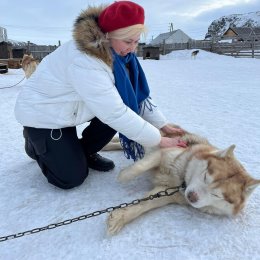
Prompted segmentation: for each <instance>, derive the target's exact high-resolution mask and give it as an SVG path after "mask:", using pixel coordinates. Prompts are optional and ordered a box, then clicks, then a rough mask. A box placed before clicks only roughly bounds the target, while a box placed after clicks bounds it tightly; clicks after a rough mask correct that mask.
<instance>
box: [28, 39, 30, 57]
mask: <svg viewBox="0 0 260 260" xmlns="http://www.w3.org/2000/svg"><path fill="white" fill-rule="evenodd" d="M27 54H30V41H28V42H27Z"/></svg>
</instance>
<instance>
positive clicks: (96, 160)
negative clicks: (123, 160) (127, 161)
mask: <svg viewBox="0 0 260 260" xmlns="http://www.w3.org/2000/svg"><path fill="white" fill-rule="evenodd" d="M87 162H88V167H89V168H91V169H93V170H96V171H100V172H107V171H110V170H112V169H114V168H115V164H114V162H113V161H112V160H109V159H107V158H105V157H102V156H101V155H99V154H98V153H94V154H91V155H89V156H87Z"/></svg>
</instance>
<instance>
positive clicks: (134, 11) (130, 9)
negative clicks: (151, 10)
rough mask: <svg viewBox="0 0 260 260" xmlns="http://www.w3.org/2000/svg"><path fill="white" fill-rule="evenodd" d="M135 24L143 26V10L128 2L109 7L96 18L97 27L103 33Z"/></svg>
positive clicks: (120, 2) (116, 3)
mask: <svg viewBox="0 0 260 260" xmlns="http://www.w3.org/2000/svg"><path fill="white" fill-rule="evenodd" d="M135 24H144V9H143V7H142V6H140V5H138V4H136V3H133V2H130V1H119V2H115V3H113V4H111V5H109V6H108V7H106V8H105V9H104V10H103V11H102V12H101V13H100V15H99V18H98V25H99V27H100V29H101V30H102V32H104V33H107V32H112V31H114V30H117V29H121V28H125V27H128V26H131V25H135Z"/></svg>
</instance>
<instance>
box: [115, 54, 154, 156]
mask: <svg viewBox="0 0 260 260" xmlns="http://www.w3.org/2000/svg"><path fill="white" fill-rule="evenodd" d="M113 58H114V59H113V73H114V77H115V85H116V88H117V90H118V92H119V94H120V96H121V98H122V100H123V102H124V104H125V105H127V106H128V107H129V108H131V109H132V110H133V111H134V112H135V113H136V114H138V115H140V114H142V113H143V112H144V109H146V108H148V109H149V110H152V106H153V104H152V103H151V102H150V101H149V99H150V97H149V94H150V90H149V86H148V83H147V80H146V77H145V74H144V72H143V69H142V68H141V65H140V63H139V61H138V59H137V57H136V55H135V54H134V53H129V54H127V55H126V56H124V57H123V56H120V55H118V54H117V53H115V51H113ZM119 139H120V143H121V146H122V147H123V150H124V154H125V156H126V158H127V159H130V158H132V159H133V160H134V161H136V160H138V159H141V158H143V156H144V148H143V146H142V145H140V144H139V143H136V142H135V141H133V140H129V139H128V138H127V137H126V136H124V135H122V134H121V133H119Z"/></svg>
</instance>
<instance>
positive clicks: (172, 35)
mask: <svg viewBox="0 0 260 260" xmlns="http://www.w3.org/2000/svg"><path fill="white" fill-rule="evenodd" d="M191 40H192V39H191V38H190V37H189V36H188V35H187V34H186V33H184V32H183V31H182V30H180V29H178V30H175V31H172V32H167V33H161V34H160V35H158V36H157V37H156V38H155V39H154V40H152V41H151V42H150V45H159V44H163V43H165V44H173V43H187V42H189V41H191Z"/></svg>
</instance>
